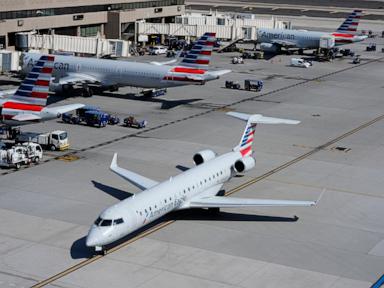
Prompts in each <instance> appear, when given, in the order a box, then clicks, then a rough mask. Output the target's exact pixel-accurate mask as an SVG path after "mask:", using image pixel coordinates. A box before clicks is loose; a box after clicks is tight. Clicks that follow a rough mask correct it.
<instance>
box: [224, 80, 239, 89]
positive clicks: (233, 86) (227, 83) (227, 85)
mask: <svg viewBox="0 0 384 288" xmlns="http://www.w3.org/2000/svg"><path fill="white" fill-rule="evenodd" d="M225 88H229V89H240V83H239V82H237V81H228V80H227V81H225Z"/></svg>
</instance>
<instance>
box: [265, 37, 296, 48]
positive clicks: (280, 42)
mask: <svg viewBox="0 0 384 288" xmlns="http://www.w3.org/2000/svg"><path fill="white" fill-rule="evenodd" d="M271 43H272V44H275V45H279V46H281V47H284V48H295V47H296V43H294V42H291V41H287V40H278V39H275V40H272V41H271Z"/></svg>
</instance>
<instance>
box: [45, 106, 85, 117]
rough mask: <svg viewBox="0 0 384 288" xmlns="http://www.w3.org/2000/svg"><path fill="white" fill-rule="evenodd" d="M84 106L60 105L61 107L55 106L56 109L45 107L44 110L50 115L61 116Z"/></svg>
mask: <svg viewBox="0 0 384 288" xmlns="http://www.w3.org/2000/svg"><path fill="white" fill-rule="evenodd" d="M84 106H85V105H84V104H80V103H78V104H68V105H62V106H57V107H47V108H45V109H44V110H45V111H48V112H49V113H52V114H57V115H61V114H63V113H66V112H69V111H73V110H76V109H79V108H82V107H84Z"/></svg>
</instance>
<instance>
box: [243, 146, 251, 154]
mask: <svg viewBox="0 0 384 288" xmlns="http://www.w3.org/2000/svg"><path fill="white" fill-rule="evenodd" d="M251 149H252V146H249V147H247V148H245V149H243V150H240V153H241V156H244V155H247V154H248V153H249V152H250V151H251Z"/></svg>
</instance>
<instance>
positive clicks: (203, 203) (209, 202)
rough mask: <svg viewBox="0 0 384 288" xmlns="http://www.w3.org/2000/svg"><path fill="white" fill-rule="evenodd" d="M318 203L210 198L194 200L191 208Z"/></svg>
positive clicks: (313, 202) (310, 203) (311, 204)
mask: <svg viewBox="0 0 384 288" xmlns="http://www.w3.org/2000/svg"><path fill="white" fill-rule="evenodd" d="M316 204H317V201H295V200H274V199H254V198H236V197H222V196H210V197H201V198H197V199H194V200H192V201H191V202H190V205H189V207H191V208H225V207H227V208H236V207H271V206H277V207H278V206H315V205H316Z"/></svg>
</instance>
